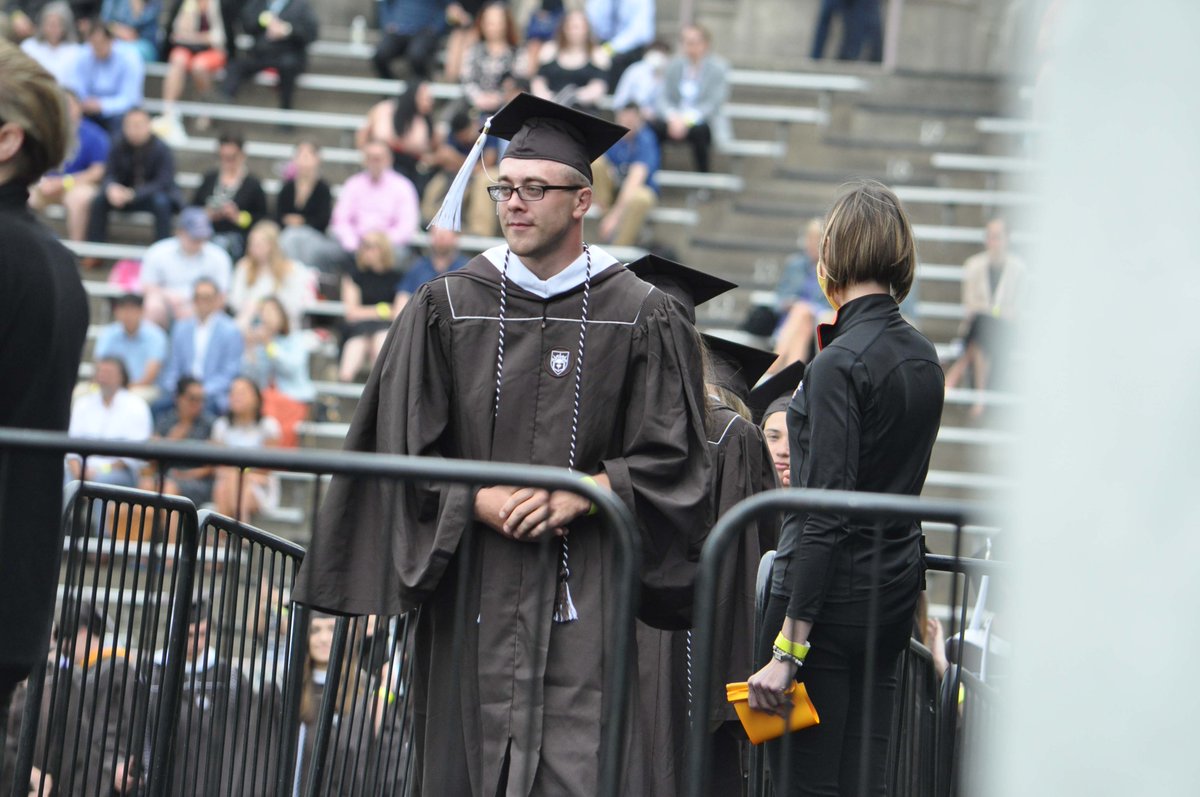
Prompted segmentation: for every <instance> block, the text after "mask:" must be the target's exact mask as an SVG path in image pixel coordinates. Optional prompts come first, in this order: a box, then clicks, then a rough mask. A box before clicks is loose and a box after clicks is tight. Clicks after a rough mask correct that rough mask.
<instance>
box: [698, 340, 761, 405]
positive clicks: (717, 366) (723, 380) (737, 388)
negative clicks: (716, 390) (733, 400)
mask: <svg viewBox="0 0 1200 797" xmlns="http://www.w3.org/2000/svg"><path fill="white" fill-rule="evenodd" d="M700 337H702V338H704V344H705V345H706V346H707V347H708V351H709V356H710V357H711V358H712V366H713V377H714V378H715V379H716V381H717V384H719V385H720V386H721V387H724V388H726V389H727V390H730V391H732V392H733V393H734V395H736V396H737V397H738V398H740V399H741V400H742V401H749V399H750V388H752V387H753V386H754V384H755V383H756V382H758V380H759V379H760V378H761V377H762V375H763V374H764V373H766V372H767V369H768V368H770V367H771V363H773V362H775V360H776V359H778V355H776V354H775V352H773V351H767V350H766V349H756V348H754V347H753V346H746V345H745V344H742V343H735V342H734V341H732V340H728V339H726V338H718V337H717V336H715V335H709V334H707V333H701V334H700Z"/></svg>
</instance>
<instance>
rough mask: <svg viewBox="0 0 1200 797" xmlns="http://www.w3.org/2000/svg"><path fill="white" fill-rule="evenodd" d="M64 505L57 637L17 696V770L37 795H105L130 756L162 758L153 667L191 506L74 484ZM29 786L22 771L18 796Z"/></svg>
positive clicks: (188, 567)
mask: <svg viewBox="0 0 1200 797" xmlns="http://www.w3.org/2000/svg"><path fill="white" fill-rule="evenodd" d="M64 503H65V510H64V526H65V529H66V539H65V542H64V557H63V560H62V563H61V567H60V577H61V584H60V592H61V599H60V601H59V611H58V613H57V620H56V622H55V627H56V629H57V634H56V635H55V636H54V638H53V647H51V649H50V650H49V653H48V657H47V659H46V660H45V661H43V662H42V663H41V665H40V666H38V667H37V668H35V670H34V672H33V673H32V674H31V675H30V677H29V679H28V680H27V681H26V683H25V685H24V687H23V689H22V690H20V693H19V696H18V698H17V699H18V700H19V701H22V702H23V710H22V726H21V727H22V728H23V729H26V732H25V733H23V734H22V738H21V739H20V744H19V746H18V748H17V762H16V770H17V772H18V773H29V772H33V773H34V774H35V775H36V777H34V778H33V779H32V782H33V784H34V786H35V788H36V790H37V791H36V792H35V793H57V794H73V795H89V796H90V795H107V794H110V793H111V791H112V789H113V785H114V777H115V775H114V773H115V770H116V768H117V767H118V766H123V765H124V764H125V763H126V761H127V760H129V759H130V758H137V759H138V760H145V761H146V763H147V764H149V762H150V761H152V760H153V761H157V762H159V764H160V765H161V763H162V762H163V761H165V760H166V750H167V748H168V747H169V744H170V739H169V737H167V736H166V735H165V734H164V733H159V732H158V728H159V727H160V726H159V723H158V717H157V716H156V715H155V714H154V713H152V712H151V711H149V710H148V709H149V708H150V702H151V701H150V694H149V689H150V683H151V677H150V675H151V672H152V671H153V670H154V668H155V661H154V655H155V651H156V650H159V649H160V648H166V647H167V645H168V640H169V629H170V625H171V622H172V618H171V605H172V603H173V600H174V596H176V595H177V594H179V591H180V589H181V588H182V587H183V586H185V585H186V584H187V583H189V582H190V580H191V578H192V572H193V571H192V566H193V559H192V554H193V553H194V551H195V541H196V539H197V527H196V510H195V507H194V506H193V505H192V503H191V502H190V501H188V500H187V499H185V498H180V497H176V496H166V495H161V494H157V493H151V492H144V491H141V490H134V489H130V488H121V487H113V486H107V485H99V484H91V483H82V484H81V483H79V482H74V483H72V484H70V485H68V488H67V490H66V491H65V502H64ZM168 529H171V530H173V533H172V534H170V535H168V533H167V530H168ZM101 530H103V532H104V534H105V537H104V538H103V539H102V540H101V539H99V538H97V537H96V536H95V532H97V531H101ZM134 596H136V599H133V598H134ZM167 686H169V684H168V685H167ZM135 706H141V707H142V709H141V710H134V707H135ZM39 731H40V732H39ZM51 740H53V741H51ZM135 751H136V752H135ZM30 782H31V781H30V779H29V778H25V779H22V777H17V778H16V779H15V780H14V783H13V793H14V794H17V793H19V794H22V795H24V794H25V793H26V791H24V790H22V789H20V786H21V785H22V784H28V783H30Z"/></svg>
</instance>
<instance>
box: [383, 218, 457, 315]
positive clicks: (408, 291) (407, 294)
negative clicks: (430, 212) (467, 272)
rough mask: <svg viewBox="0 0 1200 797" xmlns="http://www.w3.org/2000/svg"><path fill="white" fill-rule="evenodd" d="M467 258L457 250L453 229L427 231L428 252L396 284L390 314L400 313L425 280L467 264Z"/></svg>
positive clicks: (437, 228)
mask: <svg viewBox="0 0 1200 797" xmlns="http://www.w3.org/2000/svg"><path fill="white" fill-rule="evenodd" d="M467 260H468V258H467V256H466V255H464V254H463V253H462V252H461V251H459V248H458V235H457V234H456V233H455V232H454V231H453V230H447V229H445V228H443V227H434V228H433V229H432V230H430V231H429V254H427V255H425V256H424V257H422V258H421V259H420V260H418V261H417V262H416V263H414V264H413V266H412V268H410V269H409V270H408V273H407V274H405V275H404V279H402V280H400V284H399V285H397V286H396V299H395V301H394V302H392V314H393V315H400V311H401V310H403V309H404V305H406V304H408V300H409V299H410V298H412V295H413V294H414V293H416V292H417V289H418V288H420V287H421V286H422V285H424V284H425V283H426V282H429V281H430V280H431V279H433V278H434V277H437V276H439V275H441V274H447V273H449V272H451V271H458V270H459V269H460V268H462V267H463V266H465V265H466V264H467Z"/></svg>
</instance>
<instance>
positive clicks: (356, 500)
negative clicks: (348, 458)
mask: <svg viewBox="0 0 1200 797" xmlns="http://www.w3.org/2000/svg"><path fill="white" fill-rule="evenodd" d="M448 334H449V333H448V330H446V329H445V327H444V325H443V322H442V321H441V320H440V319H439V317H438V316H437V313H436V311H435V309H434V308H433V305H432V303H431V299H430V294H429V287H428V286H423V287H422V289H421V291H420V292H419V293H418V294H417V296H416V297H414V300H413V301H412V302H411V303H410V304H409V306H408V307H406V308H405V311H404V312H403V313H401V314H400V316H399V318H398V319H397V320H396V322H395V323H394V324H393V325H392V329H391V331H390V332H389V333H388V337H387V340H386V342H385V343H384V347H383V350H382V352H381V353H380V355H379V358H378V359H377V360H376V363H375V367H374V368H373V369H372V371H371V376H370V378H369V379H368V380H367V384H366V387H365V388H364V390H363V397H362V400H361V401H360V403H359V405H358V410H357V411H356V412H355V414H354V420H353V422H352V423H351V424H350V431H349V432H348V433H347V435H346V444H345V450H347V451H367V452H380V453H387V454H408V455H417V456H426V457H440V456H443V455H444V454H445V453H447V448H448V445H449V443H448V440H449V438H450V437H451V434H450V431H449V429H448V427H449V407H450V406H451V403H452V402H451V389H452V388H451V382H452V379H451V372H450V366H449V363H448V357H447V352H448V347H449V342H448ZM474 495H475V488H471V487H468V486H466V485H447V484H436V483H429V482H423V481H403V482H402V481H397V480H393V479H374V478H370V479H368V478H360V477H343V476H335V477H334V478H333V480H332V482H331V484H330V486H329V490H328V492H327V493H326V495H325V500H324V501H323V502H322V504H321V509H320V512H319V514H318V517H317V525H316V528H315V529H314V532H313V539H312V544H311V545H310V547H309V551H308V554H307V555H306V556H305V558H304V562H303V565H302V566H301V569H300V574H299V576H298V580H297V585H296V590H295V594H296V599H297V600H298V601H300V602H301V603H306V604H309V605H311V606H313V607H315V608H318V609H322V610H325V611H329V612H333V613H340V614H399V613H401V612H404V611H408V610H409V609H412V608H415V607H416V606H418V605H420V604H421V603H422V602H423V601H424V599H425V598H427V597H428V596H429V594H430V593H431V592H432V591H433V590H434V588H435V587H436V586H437V584H438V582H439V580H440V579H441V577H442V574H443V572H444V571H445V569H446V565H447V563H448V562H449V561H450V559H451V557H452V556H453V555H454V552H455V551H456V549H457V547H458V542H459V540H460V539H461V537H462V534H463V532H464V531H465V529H466V528H467V527H468V526H469V525H470V524H471V522H472V519H473V517H474Z"/></svg>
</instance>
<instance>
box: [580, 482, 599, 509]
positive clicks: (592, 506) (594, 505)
mask: <svg viewBox="0 0 1200 797" xmlns="http://www.w3.org/2000/svg"><path fill="white" fill-rule="evenodd" d="M580 481H584V482H587V483H588V484H590V485H592V486H593V487H599V486H600V484H599V483H598V482H597V481H596V480H595V479H593V478H592V477H591V476H583V477H581V478H580ZM599 511H600V507H598V506H596V503H595V502H594V501H593V502H592V505H591V506H589V507H588V511H587V516H588V517H591V516H592V515H594V514H596V513H597V512H599Z"/></svg>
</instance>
